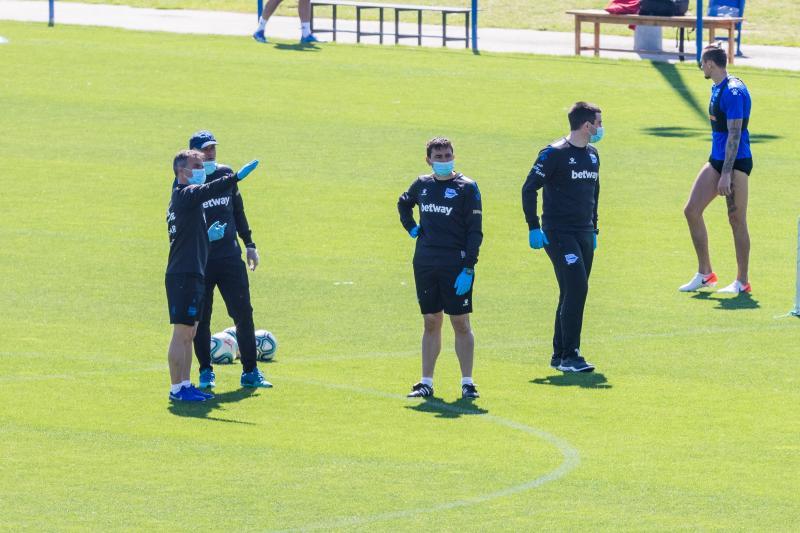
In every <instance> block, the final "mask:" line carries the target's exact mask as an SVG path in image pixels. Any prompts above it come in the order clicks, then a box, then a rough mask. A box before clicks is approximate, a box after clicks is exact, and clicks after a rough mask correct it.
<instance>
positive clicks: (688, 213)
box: [683, 204, 703, 222]
mask: <svg viewBox="0 0 800 533" xmlns="http://www.w3.org/2000/svg"><path fill="white" fill-rule="evenodd" d="M683 216H685V217H686V220H688V221H689V222H694V221H695V220H699V219H700V218H702V216H703V211H702V210H700V209H698V208H697V207H695V206H694V205H692V204H686V207H684V208H683Z"/></svg>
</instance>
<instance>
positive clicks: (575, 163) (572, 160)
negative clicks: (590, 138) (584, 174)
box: [569, 157, 578, 165]
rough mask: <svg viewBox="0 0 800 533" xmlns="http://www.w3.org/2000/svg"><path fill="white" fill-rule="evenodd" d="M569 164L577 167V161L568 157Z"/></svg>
mask: <svg viewBox="0 0 800 533" xmlns="http://www.w3.org/2000/svg"><path fill="white" fill-rule="evenodd" d="M569 164H570V165H577V164H578V162H577V161H575V158H574V157H570V158H569Z"/></svg>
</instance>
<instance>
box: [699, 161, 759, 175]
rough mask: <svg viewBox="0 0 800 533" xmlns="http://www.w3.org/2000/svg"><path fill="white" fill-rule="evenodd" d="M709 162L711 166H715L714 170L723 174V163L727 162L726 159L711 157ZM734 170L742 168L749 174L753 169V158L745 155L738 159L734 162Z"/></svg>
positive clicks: (741, 169)
mask: <svg viewBox="0 0 800 533" xmlns="http://www.w3.org/2000/svg"><path fill="white" fill-rule="evenodd" d="M708 162H709V163H711V166H712V167H714V170H716V171H717V172H719V173H720V174H722V165H724V164H725V161H723V160H721V159H711V158H710V157H709V158H708ZM733 170H740V171H742V172H744V173H745V174H747V175H748V176H749V175H750V173H751V172H752V171H753V158H752V157H743V158H742V159H737V160H736V161H734V162H733Z"/></svg>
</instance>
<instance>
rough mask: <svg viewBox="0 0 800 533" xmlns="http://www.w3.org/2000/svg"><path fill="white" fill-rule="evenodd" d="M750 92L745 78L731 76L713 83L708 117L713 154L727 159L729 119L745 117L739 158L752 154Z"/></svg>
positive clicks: (720, 158) (737, 157)
mask: <svg viewBox="0 0 800 533" xmlns="http://www.w3.org/2000/svg"><path fill="white" fill-rule="evenodd" d="M750 107H751V102H750V93H749V92H748V90H747V87H745V85H744V83H743V82H742V80H740V79H739V78H736V77H734V76H730V75H729V76H728V77H727V78H725V79H724V80H722V81H721V82H720V83H719V84H717V85H714V86H712V87H711V102H710V103H709V105H708V118H709V119H710V121H711V158H712V159H719V160H724V159H725V144H726V143H727V142H728V120H733V119H737V118H740V119H742V137H741V140H740V141H739V151H738V152H737V154H736V159H745V158H748V157H752V156H753V154H752V153H751V152H750V132H749V131H748V129H747V127H748V123H749V122H750Z"/></svg>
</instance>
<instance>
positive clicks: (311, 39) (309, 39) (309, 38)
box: [300, 33, 321, 44]
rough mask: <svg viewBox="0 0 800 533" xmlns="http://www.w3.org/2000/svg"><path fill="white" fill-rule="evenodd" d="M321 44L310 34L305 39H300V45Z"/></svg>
mask: <svg viewBox="0 0 800 533" xmlns="http://www.w3.org/2000/svg"><path fill="white" fill-rule="evenodd" d="M319 42H321V41H320V40H319V39H317V36H316V35H314V34H313V33H309V34H308V35H306V36H305V37H301V38H300V44H314V43H319Z"/></svg>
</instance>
